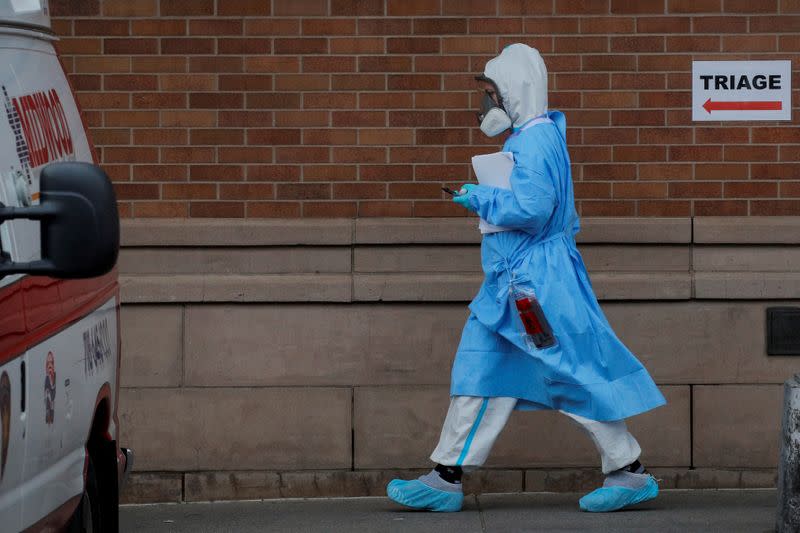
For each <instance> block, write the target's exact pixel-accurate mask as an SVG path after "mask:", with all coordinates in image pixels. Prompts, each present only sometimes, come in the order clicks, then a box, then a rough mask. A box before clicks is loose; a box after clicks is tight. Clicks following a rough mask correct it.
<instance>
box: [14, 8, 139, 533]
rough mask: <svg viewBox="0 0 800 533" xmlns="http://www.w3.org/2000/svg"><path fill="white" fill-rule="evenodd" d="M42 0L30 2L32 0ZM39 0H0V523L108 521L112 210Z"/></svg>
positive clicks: (124, 465) (115, 456) (116, 480)
mask: <svg viewBox="0 0 800 533" xmlns="http://www.w3.org/2000/svg"><path fill="white" fill-rule="evenodd" d="M41 4H43V5H41ZM56 40H57V39H56V37H55V35H53V33H52V32H51V30H50V18H49V13H48V8H47V3H46V0H41V2H40V0H0V65H2V66H1V67H0V100H2V104H0V114H2V117H0V531H2V532H5V531H62V530H69V531H101V532H105V531H116V530H117V527H118V525H117V522H118V501H119V499H118V494H119V486H120V483H121V482H122V481H123V480H124V477H125V475H126V474H127V472H128V471H129V470H130V468H131V465H132V454H131V452H130V450H126V449H124V448H120V447H119V445H118V443H117V440H118V434H119V423H118V420H117V398H118V388H119V357H120V337H119V303H120V302H119V289H118V283H117V273H116V266H115V265H116V260H117V254H118V250H119V217H118V213H117V206H116V199H115V196H114V191H113V188H112V186H111V183H110V181H109V179H108V177H107V176H106V175H105V173H104V172H103V171H102V170H101V169H100V168H99V167H98V166H96V165H95V157H94V155H93V148H92V145H91V142H90V140H89V137H88V133H87V130H86V126H85V124H84V123H83V121H82V119H81V115H80V111H79V109H78V107H77V105H76V102H75V99H74V96H73V94H72V90H71V88H70V84H69V81H68V79H67V77H66V75H65V72H64V69H63V68H62V65H61V62H60V60H59V57H58V55H57V53H56V49H55V48H54V43H55V41H56Z"/></svg>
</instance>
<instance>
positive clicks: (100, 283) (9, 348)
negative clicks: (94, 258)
mask: <svg viewBox="0 0 800 533" xmlns="http://www.w3.org/2000/svg"><path fill="white" fill-rule="evenodd" d="M118 293H119V285H118V283H117V270H116V269H114V270H112V271H111V272H109V273H108V274H106V275H105V276H100V277H97V278H91V279H84V280H55V279H51V278H44V277H40V276H27V277H24V278H22V279H21V280H19V281H18V282H16V283H13V284H11V285H9V286H7V287H3V288H2V289H0V309H3V315H2V316H0V365H3V364H5V363H7V362H8V361H11V360H12V359H15V358H17V357H19V356H20V355H22V354H23V353H24V352H25V351H26V350H28V349H29V348H30V347H32V346H35V345H37V344H39V343H41V342H42V341H44V340H45V339H47V338H49V337H52V336H53V335H55V334H56V333H58V332H59V331H61V330H62V329H64V328H66V327H67V326H69V325H70V324H72V323H73V322H77V321H78V320H80V319H81V318H83V317H85V316H86V315H88V314H89V313H91V312H92V311H93V310H95V309H97V308H98V307H100V306H101V305H103V303H105V302H106V301H108V300H109V299H110V298H112V297H114V296H115V295H118Z"/></svg>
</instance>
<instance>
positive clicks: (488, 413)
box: [431, 396, 517, 469]
mask: <svg viewBox="0 0 800 533" xmlns="http://www.w3.org/2000/svg"><path fill="white" fill-rule="evenodd" d="M516 404H517V399H516V398H481V397H478V396H453V397H452V398H451V399H450V408H449V409H448V410H447V417H446V418H445V419H444V425H443V426H442V434H441V436H440V437H439V444H438V445H437V446H436V449H435V450H434V451H433V454H431V460H433V461H434V462H436V463H439V464H442V465H446V466H461V467H464V468H465V469H469V468H470V467H473V468H474V467H478V466H481V465H482V464H483V463H484V462H486V458H487V457H488V456H489V452H490V451H491V449H492V446H493V445H494V442H495V440H497V436H498V435H500V432H501V431H502V430H503V427H504V426H505V425H506V422H508V417H509V416H511V411H513V410H514V406H515V405H516Z"/></svg>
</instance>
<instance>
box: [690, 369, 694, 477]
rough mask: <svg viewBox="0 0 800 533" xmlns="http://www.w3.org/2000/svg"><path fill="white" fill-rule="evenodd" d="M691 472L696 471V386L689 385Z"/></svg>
mask: <svg viewBox="0 0 800 533" xmlns="http://www.w3.org/2000/svg"><path fill="white" fill-rule="evenodd" d="M689 470H694V385H691V384H690V385H689Z"/></svg>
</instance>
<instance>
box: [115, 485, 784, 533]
mask: <svg viewBox="0 0 800 533" xmlns="http://www.w3.org/2000/svg"><path fill="white" fill-rule="evenodd" d="M578 498H579V495H577V494H547V493H529V494H485V495H481V496H479V497H475V496H470V497H469V498H468V499H467V501H466V502H465V503H466V505H465V508H464V510H462V511H461V512H460V513H453V514H436V513H425V512H417V511H409V510H404V509H403V508H401V507H400V506H397V505H395V504H393V503H392V502H390V501H389V500H388V499H386V498H342V499H309V500H267V501H255V502H218V503H188V504H164V505H131V506H124V507H122V509H121V511H120V526H121V528H120V529H121V531H122V532H129V531H130V532H133V531H136V532H156V531H158V532H161V531H168V532H184V531H185V532H189V531H191V532H211V531H214V532H216V531H226V532H227V531H231V532H233V531H235V532H243V533H246V532H251V531H281V532H286V531H288V532H291V531H314V532H316V531H326V532H353V531H357V532H364V533H366V532H384V531H385V532H392V531H442V532H447V533H471V532H476V533H481V532H490V531H491V532H504V533H505V532H510V531H609V532H610V531H642V532H645V531H646V532H648V533H656V532H657V533H662V532H670V531H677V532H681V533H687V532H691V531H702V532H715V531H719V532H725V533H731V532H739V531H741V532H748V533H752V532H757V533H760V532H766V531H773V529H774V524H775V504H776V493H775V491H774V490H738V491H735V490H720V491H714V490H708V491H677V490H674V491H663V492H662V494H661V495H660V496H659V497H658V499H656V500H654V501H652V502H647V503H644V504H641V505H639V506H637V507H635V508H634V509H632V510H627V511H622V512H617V513H610V514H602V515H598V514H588V513H582V512H580V511H579V510H578V505H577V501H578Z"/></svg>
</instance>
